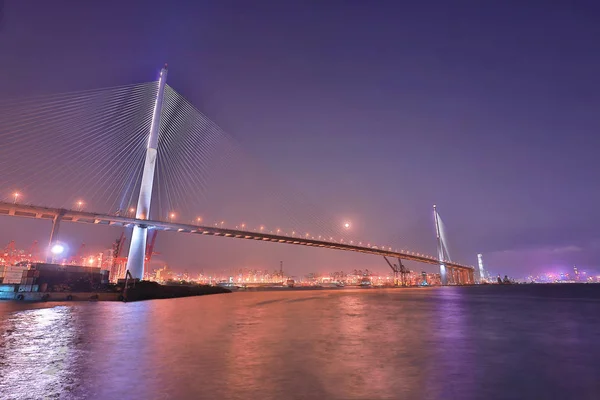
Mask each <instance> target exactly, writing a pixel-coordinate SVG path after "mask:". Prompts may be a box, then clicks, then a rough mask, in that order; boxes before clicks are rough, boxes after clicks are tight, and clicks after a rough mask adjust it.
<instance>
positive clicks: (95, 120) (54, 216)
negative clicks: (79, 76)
mask: <svg viewBox="0 0 600 400" xmlns="http://www.w3.org/2000/svg"><path fill="white" fill-rule="evenodd" d="M166 77H167V69H166V66H165V68H163V69H162V70H161V75H160V78H159V80H158V82H149V83H143V84H137V85H126V86H120V87H114V88H106V89H97V90H88V91H81V92H72V93H63V94H58V95H50V96H39V97H36V98H26V99H16V100H15V101H11V102H9V103H7V104H0V105H1V106H2V107H0V140H2V142H3V146H2V149H1V150H0V156H1V159H0V173H1V174H2V175H1V177H0V184H1V185H2V186H1V187H3V188H8V189H11V190H13V191H12V192H11V195H12V196H14V198H10V197H9V198H7V199H6V200H7V201H4V202H0V215H1V214H4V215H8V216H18V217H31V218H38V219H48V220H51V221H52V222H53V228H52V233H51V238H50V241H49V243H50V246H49V248H51V247H52V246H53V245H54V244H56V243H58V242H59V241H60V238H59V228H60V224H61V222H79V223H89V224H105V225H115V226H125V227H132V228H133V234H132V239H131V246H130V249H129V256H128V264H127V268H128V270H129V271H130V272H131V273H132V275H133V276H134V277H136V278H142V277H143V276H144V256H145V254H144V252H145V248H146V238H147V232H148V230H149V229H156V230H166V231H175V232H180V233H190V234H202V235H214V236H224V237H231V238H239V239H249V240H260V241H268V242H274V243H284V244H291V245H302V246H312V247H320V248H327V249H336V250H343V251H354V252H361V253H366V254H373V255H379V256H384V257H393V258H395V259H397V260H398V263H397V264H393V263H390V262H389V260H387V258H386V261H388V264H389V265H390V267H391V268H392V269H393V271H394V272H395V273H396V274H402V273H403V272H404V266H403V265H402V260H410V261H417V262H423V263H428V264H436V265H440V273H441V275H442V282H443V283H444V284H446V283H455V284H462V283H472V282H473V267H471V266H467V265H463V264H459V263H456V262H452V261H451V260H450V256H449V254H448V250H447V241H446V238H445V233H444V227H443V223H441V219H440V218H439V214H438V213H437V210H435V208H434V220H435V227H436V236H437V241H438V256H437V257H433V256H427V255H423V254H418V253H414V252H410V251H406V250H400V251H399V250H397V249H395V248H394V249H392V247H390V246H381V245H379V246H378V245H375V244H372V243H369V242H362V241H358V240H355V239H354V240H353V239H352V238H350V237H348V232H344V231H343V230H340V229H339V224H338V223H335V222H334V221H333V220H332V218H330V217H328V215H327V212H323V210H321V209H320V208H319V207H317V206H314V205H313V204H311V203H310V202H308V201H306V200H305V199H304V198H303V197H302V196H301V195H299V194H298V193H294V192H293V191H291V190H289V189H288V188H282V187H281V186H282V185H281V184H279V182H276V179H273V176H272V174H270V173H269V172H268V171H266V170H265V169H264V168H262V167H261V165H259V164H257V163H256V161H255V160H252V159H250V158H249V157H247V155H246V154H245V153H244V152H243V150H242V149H241V148H240V146H239V144H238V143H237V141H235V140H234V139H233V138H231V137H230V136H229V135H227V134H226V133H225V132H224V131H223V130H221V129H220V128H219V127H218V126H217V125H216V124H214V123H213V122H212V121H210V120H209V119H208V118H206V117H205V116H204V115H203V114H202V113H200V112H199V111H198V110H197V109H196V108H195V107H194V106H193V105H191V104H190V103H189V102H188V101H187V100H186V99H184V98H183V97H182V96H181V95H179V94H178V93H177V92H176V91H174V90H173V89H172V88H170V87H169V86H167V85H166ZM5 143H6V145H5ZM265 181H266V184H265ZM227 183H233V184H229V185H227ZM19 190H20V191H24V192H26V193H27V199H28V201H27V203H28V204H23V202H24V201H22V199H20V198H19V194H20V193H19V192H18V191H19ZM216 193H218V194H217V195H216ZM82 199H83V200H82ZM10 200H12V201H10ZM32 200H33V201H32ZM42 204H43V206H42ZM151 205H152V207H151ZM199 208H202V210H203V213H204V214H205V215H207V214H208V215H227V219H228V220H237V221H243V220H247V218H248V216H249V215H251V216H258V217H255V218H257V219H260V224H258V223H257V221H252V222H251V221H248V223H247V224H246V223H240V224H238V225H237V226H236V227H235V228H234V229H232V227H229V226H228V227H225V226H224V221H221V223H218V222H217V223H216V224H215V226H213V225H209V224H206V223H205V222H204V221H205V220H203V219H202V217H200V216H198V217H196V215H198V212H199V211H198V210H199ZM90 210H93V212H92V211H90ZM174 210H177V211H174ZM182 221H193V222H191V223H189V224H188V223H182ZM203 222H204V223H203ZM257 225H259V226H260V227H259V228H258V229H255V230H252V229H250V228H249V227H250V226H257ZM265 226H269V227H273V226H277V227H281V228H276V229H273V228H270V229H265Z"/></svg>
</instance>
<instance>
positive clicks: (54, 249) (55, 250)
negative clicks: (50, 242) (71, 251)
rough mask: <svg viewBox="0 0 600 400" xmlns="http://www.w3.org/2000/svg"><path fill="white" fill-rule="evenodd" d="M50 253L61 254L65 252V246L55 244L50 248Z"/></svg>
mask: <svg viewBox="0 0 600 400" xmlns="http://www.w3.org/2000/svg"><path fill="white" fill-rule="evenodd" d="M50 251H51V252H52V254H61V253H62V252H63V251H65V246H63V245H62V244H58V243H57V244H55V245H54V246H52V248H51V249H50Z"/></svg>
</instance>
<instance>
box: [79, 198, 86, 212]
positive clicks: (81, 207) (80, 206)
mask: <svg viewBox="0 0 600 400" xmlns="http://www.w3.org/2000/svg"><path fill="white" fill-rule="evenodd" d="M84 204H85V203H84V202H83V201H81V200H78V201H77V210H78V211H81V210H83V205H84Z"/></svg>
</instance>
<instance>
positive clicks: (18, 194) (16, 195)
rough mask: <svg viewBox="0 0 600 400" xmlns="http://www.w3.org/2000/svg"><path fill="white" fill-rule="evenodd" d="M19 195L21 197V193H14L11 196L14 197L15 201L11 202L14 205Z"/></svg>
mask: <svg viewBox="0 0 600 400" xmlns="http://www.w3.org/2000/svg"><path fill="white" fill-rule="evenodd" d="M20 195H21V193H19V192H15V193H14V194H13V196H15V201H14V202H13V203H14V204H17V200H18V199H19V196H20Z"/></svg>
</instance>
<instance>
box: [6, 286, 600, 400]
mask: <svg viewBox="0 0 600 400" xmlns="http://www.w3.org/2000/svg"><path fill="white" fill-rule="evenodd" d="M599 377H600V287H598V286H591V285H588V286H570V287H569V286H558V287H557V286H554V287H551V286H510V287H463V288H460V287H454V288H453V287H448V288H430V289H390V290H377V289H362V290H360V289H346V290H322V291H289V292H254V293H234V294H228V295H215V296H204V297H193V298H183V299H174V300H154V301H147V302H139V303H131V304H123V303H68V304H67V303H46V304H23V303H16V302H0V398H2V399H40V398H66V399H71V398H77V399H78V398H89V399H171V398H172V399H330V398H331V399H421V398H422V399H599V398H600V378H599Z"/></svg>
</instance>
